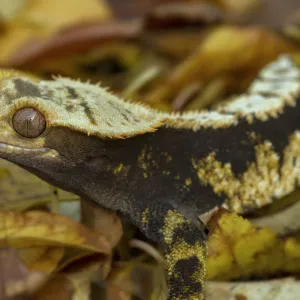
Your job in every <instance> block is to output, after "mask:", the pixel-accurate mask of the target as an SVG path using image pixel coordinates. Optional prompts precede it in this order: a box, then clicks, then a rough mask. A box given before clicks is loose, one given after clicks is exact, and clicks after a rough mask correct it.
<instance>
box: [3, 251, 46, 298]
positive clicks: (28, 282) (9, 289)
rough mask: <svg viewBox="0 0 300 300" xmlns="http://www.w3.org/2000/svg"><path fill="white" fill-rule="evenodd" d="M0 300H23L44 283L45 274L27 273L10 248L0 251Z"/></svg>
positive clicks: (26, 269) (15, 253)
mask: <svg viewBox="0 0 300 300" xmlns="http://www.w3.org/2000/svg"><path fill="white" fill-rule="evenodd" d="M0 270H1V272H0V299H1V300H8V299H11V300H12V299H17V297H22V298H18V299H24V298H26V296H29V295H30V294H32V293H33V292H35V291H36V290H37V289H38V288H39V287H40V286H41V285H42V284H44V282H45V281H46V277H47V276H46V274H43V273H41V272H36V271H31V272H30V271H29V270H28V268H27V267H26V266H25V265H24V264H23V262H22V261H21V260H20V258H19V257H18V254H17V252H16V251H15V250H14V249H12V248H2V249H0Z"/></svg>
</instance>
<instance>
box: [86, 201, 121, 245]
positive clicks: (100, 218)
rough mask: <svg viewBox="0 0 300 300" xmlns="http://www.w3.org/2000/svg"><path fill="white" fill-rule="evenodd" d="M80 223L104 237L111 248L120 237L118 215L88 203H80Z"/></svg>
mask: <svg viewBox="0 0 300 300" xmlns="http://www.w3.org/2000/svg"><path fill="white" fill-rule="evenodd" d="M81 221H82V223H83V224H84V225H86V226H88V227H89V228H91V229H93V231H95V232H97V233H99V234H100V235H102V236H105V237H106V239H107V241H108V242H109V243H110V245H111V247H115V246H116V245H117V244H118V243H119V241H120V239H121V237H122V233H123V230H122V223H121V219H120V218H119V216H118V214H117V213H116V212H115V211H111V210H108V209H105V208H102V207H100V206H99V205H96V204H95V203H92V202H89V201H81Z"/></svg>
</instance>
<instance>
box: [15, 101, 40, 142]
mask: <svg viewBox="0 0 300 300" xmlns="http://www.w3.org/2000/svg"><path fill="white" fill-rule="evenodd" d="M12 124H13V127H14V129H15V131H16V132H17V133H18V134H19V135H21V136H23V137H26V138H35V137H38V136H40V135H41V134H42V133H43V132H44V131H45V129H46V119H45V117H44V115H43V114H42V113H41V112H39V111H38V110H37V109H35V108H33V107H24V108H21V109H20V110H18V111H17V112H15V114H14V116H13V118H12Z"/></svg>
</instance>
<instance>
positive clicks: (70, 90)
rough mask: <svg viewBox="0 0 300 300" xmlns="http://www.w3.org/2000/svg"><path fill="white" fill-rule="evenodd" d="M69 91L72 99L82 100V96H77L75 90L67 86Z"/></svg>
mask: <svg viewBox="0 0 300 300" xmlns="http://www.w3.org/2000/svg"><path fill="white" fill-rule="evenodd" d="M67 90H68V93H69V95H70V96H71V97H72V99H80V96H79V95H78V94H77V92H76V90H75V89H74V88H72V87H69V86H67Z"/></svg>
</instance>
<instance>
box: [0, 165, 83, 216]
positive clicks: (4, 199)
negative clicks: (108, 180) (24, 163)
mask: <svg viewBox="0 0 300 300" xmlns="http://www.w3.org/2000/svg"><path fill="white" fill-rule="evenodd" d="M0 195H1V198H0V208H1V210H2V211H23V210H26V209H29V208H30V207H36V206H43V205H45V204H52V203H53V202H59V201H76V200H77V201H78V200H79V197H78V196H76V195H74V194H72V193H68V192H65V191H63V190H60V189H54V188H53V187H51V186H50V185H49V184H48V183H46V182H45V181H43V180H41V179H39V178H38V177H36V176H35V175H33V174H31V173H29V172H28V171H26V170H24V169H23V168H21V167H19V166H17V165H15V164H13V163H11V162H8V161H6V160H3V159H0Z"/></svg>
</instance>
